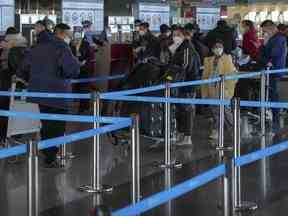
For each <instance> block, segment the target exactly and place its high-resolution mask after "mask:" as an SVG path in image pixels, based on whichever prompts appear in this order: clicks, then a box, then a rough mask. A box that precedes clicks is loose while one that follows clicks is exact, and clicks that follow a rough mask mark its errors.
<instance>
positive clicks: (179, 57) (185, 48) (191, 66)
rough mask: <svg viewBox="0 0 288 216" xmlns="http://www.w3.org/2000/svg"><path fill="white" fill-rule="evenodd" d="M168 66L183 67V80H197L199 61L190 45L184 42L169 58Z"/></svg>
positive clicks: (186, 41)
mask: <svg viewBox="0 0 288 216" xmlns="http://www.w3.org/2000/svg"><path fill="white" fill-rule="evenodd" d="M170 64H172V65H177V66H179V67H183V68H184V70H185V80H186V81H191V80H195V79H198V78H199V71H200V67H201V60H200V57H199V54H198V53H197V51H196V50H195V48H194V46H193V45H192V43H191V42H190V41H188V40H185V41H184V42H183V43H182V44H181V45H180V46H179V47H178V48H177V49H176V52H175V54H174V55H173V56H172V57H171V60H170Z"/></svg>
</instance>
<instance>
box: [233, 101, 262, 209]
mask: <svg viewBox="0 0 288 216" xmlns="http://www.w3.org/2000/svg"><path fill="white" fill-rule="evenodd" d="M232 110H233V144H234V160H236V158H238V157H240V156H241V145H240V143H241V142H240V99H239V98H234V99H233V100H232ZM232 177H233V207H234V210H235V211H237V212H242V211H253V210H256V209H257V208H258V206H257V204H256V203H252V202H246V201H245V202H243V201H242V196H241V192H242V191H241V169H240V167H236V166H234V168H233V175H232Z"/></svg>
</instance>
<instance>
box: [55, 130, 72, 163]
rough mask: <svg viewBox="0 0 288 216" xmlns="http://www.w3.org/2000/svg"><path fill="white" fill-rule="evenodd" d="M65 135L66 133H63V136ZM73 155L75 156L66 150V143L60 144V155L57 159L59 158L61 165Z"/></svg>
mask: <svg viewBox="0 0 288 216" xmlns="http://www.w3.org/2000/svg"><path fill="white" fill-rule="evenodd" d="M65 135H66V134H64V136H65ZM75 157H76V156H75V155H74V154H73V153H72V152H67V148H66V143H63V144H62V145H60V155H59V157H58V158H57V159H58V160H60V165H61V167H65V166H66V162H67V160H71V159H74V158H75Z"/></svg>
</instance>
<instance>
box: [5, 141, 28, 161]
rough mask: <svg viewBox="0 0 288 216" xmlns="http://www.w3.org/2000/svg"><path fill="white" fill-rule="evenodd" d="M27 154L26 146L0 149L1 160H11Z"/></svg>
mask: <svg viewBox="0 0 288 216" xmlns="http://www.w3.org/2000/svg"><path fill="white" fill-rule="evenodd" d="M26 152H27V147H26V144H21V145H17V146H14V147H10V148H4V149H0V159H4V158H9V157H13V156H16V155H22V154H24V153H26Z"/></svg>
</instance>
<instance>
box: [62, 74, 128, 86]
mask: <svg viewBox="0 0 288 216" xmlns="http://www.w3.org/2000/svg"><path fill="white" fill-rule="evenodd" d="M125 77H126V74H121V75H115V76H100V77H94V78H85V79H70V80H67V83H70V84H77V83H78V84H79V83H93V82H100V81H109V80H117V79H123V78H125Z"/></svg>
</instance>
